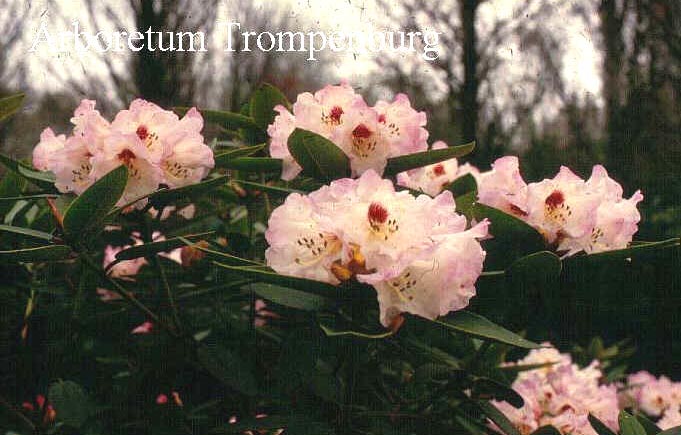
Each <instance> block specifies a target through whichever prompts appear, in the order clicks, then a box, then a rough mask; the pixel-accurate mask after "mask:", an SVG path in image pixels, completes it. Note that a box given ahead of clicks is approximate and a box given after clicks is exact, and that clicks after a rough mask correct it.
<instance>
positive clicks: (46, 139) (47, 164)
mask: <svg viewBox="0 0 681 435" xmlns="http://www.w3.org/2000/svg"><path fill="white" fill-rule="evenodd" d="M65 145H66V136H65V135H63V134H60V135H58V136H57V135H55V134H54V131H52V129H51V128H50V127H47V128H46V129H45V130H43V132H42V133H40V142H39V143H38V145H36V146H35V148H33V159H32V160H33V167H34V168H36V169H38V170H41V171H50V170H52V167H53V163H52V159H53V158H54V156H55V155H56V154H58V153H59V152H60V151H61V150H62V149H63V148H64V146H65Z"/></svg>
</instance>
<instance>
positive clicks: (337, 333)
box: [319, 323, 394, 340]
mask: <svg viewBox="0 0 681 435" xmlns="http://www.w3.org/2000/svg"><path fill="white" fill-rule="evenodd" d="M319 327H320V328H322V331H324V334H325V335H326V336H327V337H343V336H351V337H358V338H366V339H369V340H379V339H382V338H388V337H390V336H392V335H393V334H394V332H393V331H383V332H374V333H371V332H360V331H352V330H337V329H335V328H333V327H331V326H328V325H325V324H323V323H320V324H319Z"/></svg>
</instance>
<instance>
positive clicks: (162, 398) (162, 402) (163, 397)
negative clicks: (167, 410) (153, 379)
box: [156, 393, 168, 405]
mask: <svg viewBox="0 0 681 435" xmlns="http://www.w3.org/2000/svg"><path fill="white" fill-rule="evenodd" d="M167 403H168V396H166V395H165V394H163V393H161V394H159V395H158V396H156V404H157V405H165V404H167Z"/></svg>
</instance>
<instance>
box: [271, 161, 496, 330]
mask: <svg viewBox="0 0 681 435" xmlns="http://www.w3.org/2000/svg"><path fill="white" fill-rule="evenodd" d="M455 210H456V204H455V202H454V198H453V196H452V194H451V192H444V193H442V194H440V195H438V196H436V197H435V198H431V197H429V196H428V195H420V196H418V197H414V196H413V195H411V194H410V193H409V192H407V191H401V192H396V191H395V188H394V186H393V184H392V182H391V181H389V180H384V179H382V178H381V177H380V176H379V175H378V174H377V173H376V172H374V171H373V170H368V171H366V172H365V173H364V174H362V175H361V176H360V177H359V178H358V179H354V180H353V179H349V178H346V179H341V180H336V181H334V182H332V183H331V184H330V185H328V186H324V187H322V188H320V189H319V190H317V191H315V192H312V193H310V194H309V195H307V196H304V195H300V194H296V193H294V194H291V195H289V197H288V198H287V199H286V201H285V202H284V204H283V205H282V206H280V207H279V208H277V209H275V210H274V212H273V213H272V215H271V217H270V220H269V228H268V230H267V232H266V234H265V236H266V239H267V241H268V243H269V244H270V247H269V248H268V249H267V251H266V253H265V257H266V259H267V264H268V265H269V266H270V267H272V268H273V269H274V270H275V271H277V272H279V273H282V274H285V275H292V276H299V277H304V278H310V279H316V280H319V281H325V282H329V283H331V284H338V283H339V282H340V281H344V280H347V279H350V278H352V277H355V278H356V279H357V280H359V281H362V282H365V283H368V284H371V285H373V286H374V287H375V288H376V291H377V292H378V300H379V305H380V309H381V322H382V323H383V324H384V325H385V326H389V325H391V324H392V321H393V320H394V319H395V318H396V317H397V316H398V314H399V313H401V312H409V313H413V314H416V315H419V316H423V317H427V318H431V319H433V318H435V317H437V316H440V315H444V314H447V313H448V312H450V311H453V310H459V309H461V308H463V307H465V306H467V305H468V301H469V299H470V298H471V297H472V296H473V295H474V294H475V287H474V285H475V281H476V280H477V278H478V276H479V275H480V273H481V272H482V264H483V260H484V258H485V252H484V251H483V250H482V247H481V246H480V244H479V242H478V239H480V238H482V237H485V236H486V235H487V226H488V223H487V221H484V222H482V223H480V224H478V225H477V226H475V227H474V228H472V229H470V230H468V231H466V225H467V222H466V218H465V217H463V216H461V215H459V214H457V213H456V211H455Z"/></svg>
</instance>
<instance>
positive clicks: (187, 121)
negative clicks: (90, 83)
mask: <svg viewBox="0 0 681 435" xmlns="http://www.w3.org/2000/svg"><path fill="white" fill-rule="evenodd" d="M71 122H72V123H73V125H74V127H73V132H72V134H71V135H70V136H68V137H67V136H65V135H63V134H62V135H56V134H55V133H54V132H53V131H52V129H51V128H46V129H45V130H44V131H43V132H42V134H41V135H40V143H39V144H38V145H37V146H36V147H35V149H34V150H33V166H34V167H35V168H36V169H39V170H42V171H51V172H53V173H54V174H55V177H56V182H55V185H56V187H57V189H59V191H60V192H73V193H75V194H76V195H78V194H80V193H82V192H83V191H85V189H87V188H88V187H89V186H90V185H91V184H92V183H93V182H95V181H96V180H97V179H98V178H100V177H102V176H103V175H105V174H106V173H108V172H110V171H111V170H113V169H115V168H116V167H118V166H120V165H126V166H127V167H128V169H129V179H128V184H127V186H126V188H125V192H124V193H123V196H122V198H121V200H120V202H119V205H122V204H125V203H128V202H131V201H133V200H134V199H137V198H140V197H143V196H145V195H148V194H150V193H152V192H154V191H155V190H156V189H158V188H159V186H162V185H165V186H168V187H171V188H172V187H180V186H185V185H188V184H193V183H196V182H198V181H200V180H201V179H202V178H203V177H205V176H206V174H207V173H208V171H209V170H210V169H211V168H212V167H213V166H214V160H213V151H212V150H211V149H210V148H209V147H208V146H206V144H205V143H204V141H203V136H202V135H201V130H202V128H203V118H202V117H201V114H200V113H199V112H198V111H197V110H196V109H194V108H192V109H190V110H189V111H188V112H187V114H186V115H185V116H184V117H183V118H181V119H180V118H179V117H178V116H177V115H175V114H174V113H173V112H170V111H167V110H163V109H162V108H160V107H159V106H157V105H156V104H153V103H150V102H148V101H144V100H140V99H137V100H135V101H133V102H132V103H131V105H130V108H129V109H126V110H121V111H120V112H118V114H117V115H116V117H115V118H114V120H113V122H109V121H107V120H106V119H104V118H103V117H102V116H101V115H100V113H99V111H98V110H96V109H95V102H94V101H92V100H83V101H82V102H81V103H80V106H78V108H77V109H76V111H75V113H74V116H73V118H71Z"/></svg>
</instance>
